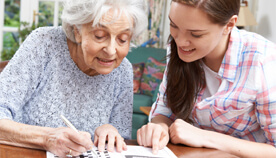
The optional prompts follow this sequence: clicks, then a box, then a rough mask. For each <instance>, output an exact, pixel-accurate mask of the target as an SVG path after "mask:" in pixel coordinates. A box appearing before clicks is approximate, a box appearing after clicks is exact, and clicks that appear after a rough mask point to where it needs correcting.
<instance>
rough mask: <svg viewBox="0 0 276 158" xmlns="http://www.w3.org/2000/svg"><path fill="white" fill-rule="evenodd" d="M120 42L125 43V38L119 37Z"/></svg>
mask: <svg viewBox="0 0 276 158" xmlns="http://www.w3.org/2000/svg"><path fill="white" fill-rule="evenodd" d="M119 40H120V42H121V43H125V42H126V41H127V40H123V39H119Z"/></svg>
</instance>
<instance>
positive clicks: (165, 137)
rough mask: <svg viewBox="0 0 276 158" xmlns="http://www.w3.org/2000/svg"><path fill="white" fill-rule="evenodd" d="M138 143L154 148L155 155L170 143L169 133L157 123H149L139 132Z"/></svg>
mask: <svg viewBox="0 0 276 158" xmlns="http://www.w3.org/2000/svg"><path fill="white" fill-rule="evenodd" d="M137 142H138V144H139V145H141V146H145V147H152V152H153V154H157V152H158V150H159V149H163V148H164V147H165V146H166V145H167V144H168V142H169V133H168V130H166V129H165V128H164V127H162V126H161V125H159V124H156V123H148V124H147V125H144V126H142V127H141V128H140V129H139V130H138V131H137Z"/></svg>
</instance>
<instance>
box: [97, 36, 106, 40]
mask: <svg viewBox="0 0 276 158" xmlns="http://www.w3.org/2000/svg"><path fill="white" fill-rule="evenodd" d="M95 37H96V39H98V40H100V39H103V38H104V36H95Z"/></svg>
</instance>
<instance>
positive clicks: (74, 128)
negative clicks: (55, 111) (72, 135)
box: [60, 115, 98, 157]
mask: <svg viewBox="0 0 276 158" xmlns="http://www.w3.org/2000/svg"><path fill="white" fill-rule="evenodd" d="M60 117H61V119H62V121H63V122H64V123H65V124H66V126H67V127H69V128H71V129H73V130H74V131H76V132H77V133H79V131H78V130H77V129H76V127H75V126H73V125H72V123H71V122H70V121H69V120H67V118H66V117H64V116H63V115H60ZM91 151H92V152H93V154H94V155H96V156H97V157H98V154H97V153H96V151H95V150H94V149H93V146H92V148H91Z"/></svg>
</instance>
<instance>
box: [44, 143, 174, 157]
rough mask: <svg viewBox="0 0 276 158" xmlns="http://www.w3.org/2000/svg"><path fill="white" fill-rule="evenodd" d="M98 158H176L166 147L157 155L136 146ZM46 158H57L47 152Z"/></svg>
mask: <svg viewBox="0 0 276 158" xmlns="http://www.w3.org/2000/svg"><path fill="white" fill-rule="evenodd" d="M96 152H97V154H98V158H177V157H176V156H175V155H174V153H173V152H172V151H171V150H170V149H169V148H167V147H165V148H164V149H162V150H159V151H158V154H157V155H153V154H152V149H151V148H146V147H142V146H137V145H127V151H123V152H121V153H118V152H107V151H106V150H105V151H104V152H98V150H96ZM47 158H58V156H55V155H54V154H52V153H50V152H48V151H47ZM74 158H96V156H95V155H93V154H92V153H91V152H90V151H87V152H85V153H83V154H82V155H80V156H77V157H74Z"/></svg>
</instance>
